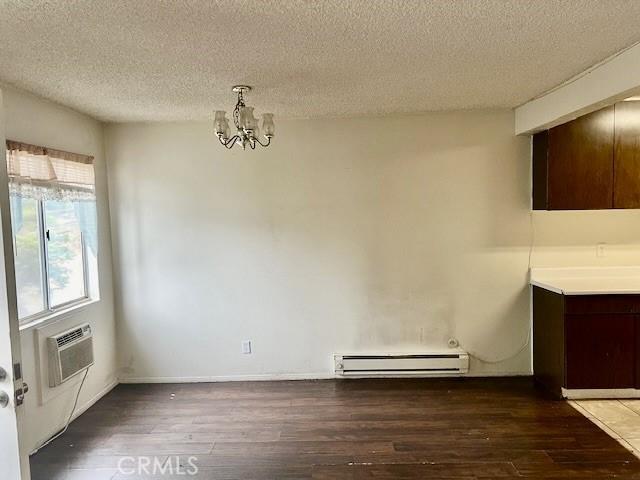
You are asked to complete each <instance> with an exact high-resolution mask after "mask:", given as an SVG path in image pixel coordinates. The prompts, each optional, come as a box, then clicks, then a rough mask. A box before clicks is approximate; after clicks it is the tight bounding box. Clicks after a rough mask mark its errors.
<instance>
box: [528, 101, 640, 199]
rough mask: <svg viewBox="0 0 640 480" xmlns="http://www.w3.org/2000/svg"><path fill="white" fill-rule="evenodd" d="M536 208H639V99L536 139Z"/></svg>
mask: <svg viewBox="0 0 640 480" xmlns="http://www.w3.org/2000/svg"><path fill="white" fill-rule="evenodd" d="M532 161H533V179H532V180H533V209H534V210H596V209H605V208H640V101H628V102H619V103H616V104H615V105H612V106H610V107H606V108H603V109H602V110H598V111H597V112H593V113H590V114H588V115H584V116H582V117H579V118H576V119H575V120H572V121H571V122H567V123H565V124H563V125H559V126H557V127H554V128H552V129H550V130H546V131H543V132H540V133H537V134H535V135H534V136H533V160H532Z"/></svg>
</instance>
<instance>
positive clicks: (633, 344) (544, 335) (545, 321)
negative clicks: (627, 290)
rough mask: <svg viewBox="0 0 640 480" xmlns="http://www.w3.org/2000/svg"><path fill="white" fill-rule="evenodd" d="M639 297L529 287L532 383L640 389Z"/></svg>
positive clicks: (557, 390)
mask: <svg viewBox="0 0 640 480" xmlns="http://www.w3.org/2000/svg"><path fill="white" fill-rule="evenodd" d="M639 312H640V295H584V296H583V295H577V296H565V295H561V294H558V293H554V292H550V291H548V290H544V289H542V288H539V287H533V369H534V375H535V378H536V381H537V382H538V383H539V384H540V385H542V386H544V387H545V388H546V389H547V390H549V391H551V392H552V393H553V394H554V395H556V396H558V397H560V396H562V388H565V389H625V388H640V313H639Z"/></svg>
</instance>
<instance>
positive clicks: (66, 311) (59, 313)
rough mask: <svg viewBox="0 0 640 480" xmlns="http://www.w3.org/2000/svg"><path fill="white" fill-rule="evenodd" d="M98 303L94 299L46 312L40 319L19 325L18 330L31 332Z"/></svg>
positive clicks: (97, 300)
mask: <svg viewBox="0 0 640 480" xmlns="http://www.w3.org/2000/svg"><path fill="white" fill-rule="evenodd" d="M99 301H100V300H99V299H94V298H87V299H83V300H80V301H79V302H77V303H74V304H72V305H68V306H66V307H63V308H61V309H59V310H56V311H55V312H48V313H46V314H44V315H42V316H40V317H36V318H33V319H31V320H29V321H28V322H27V323H24V324H22V325H20V328H19V330H20V333H22V332H25V331H27V330H31V329H33V328H35V327H43V326H45V325H48V324H50V323H53V322H56V321H58V320H62V319H64V318H66V317H69V316H71V315H72V314H75V313H77V312H79V311H82V310H84V309H85V308H87V307H88V306H89V305H93V304H94V303H98V302H99Z"/></svg>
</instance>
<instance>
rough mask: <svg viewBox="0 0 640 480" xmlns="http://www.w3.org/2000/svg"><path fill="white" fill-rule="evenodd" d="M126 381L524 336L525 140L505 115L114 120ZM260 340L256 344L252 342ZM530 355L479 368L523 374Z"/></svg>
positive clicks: (115, 225)
mask: <svg viewBox="0 0 640 480" xmlns="http://www.w3.org/2000/svg"><path fill="white" fill-rule="evenodd" d="M106 132H107V133H106V139H107V140H106V145H107V156H108V159H109V165H108V168H109V185H110V189H111V190H110V198H111V214H112V229H113V235H114V255H116V258H117V261H116V267H115V270H116V282H117V285H118V291H119V292H120V295H119V299H118V302H117V309H118V310H117V316H118V321H119V324H118V325H119V329H118V332H119V349H120V361H121V364H122V366H123V371H122V374H121V377H122V378H123V379H125V380H126V379H129V380H131V379H144V380H149V379H165V380H166V379H177V378H192V379H196V378H201V379H204V378H220V379H223V378H227V377H239V376H249V377H253V376H259V375H266V376H269V375H277V374H298V375H300V376H307V375H308V376H321V375H327V374H329V373H330V372H331V369H332V365H331V362H330V355H331V354H333V353H344V352H350V351H382V352H389V351H400V352H403V351H416V350H417V351H422V350H424V349H426V348H429V347H444V346H445V345H446V340H447V339H448V337H450V336H456V337H457V338H458V339H459V340H460V342H461V343H462V345H463V347H464V348H466V349H468V350H469V351H472V352H475V353H477V354H478V355H480V356H482V357H485V358H486V359H488V360H497V359H500V358H503V357H510V356H512V355H513V354H514V353H516V352H518V350H520V347H521V346H522V345H523V344H524V343H525V342H526V340H527V332H528V325H529V321H528V318H529V317H528V315H529V291H528V288H527V286H526V278H527V262H528V248H529V242H530V221H529V214H528V206H529V187H528V185H529V182H528V175H529V166H528V161H527V157H528V152H529V142H528V139H526V138H517V137H514V135H513V114H512V113H510V112H469V113H439V114H431V115H422V116H397V117H384V118H373V119H343V120H316V121H290V122H281V123H279V124H278V136H277V138H276V139H275V141H274V143H273V146H272V147H270V148H269V149H267V150H264V151H247V152H242V151H239V150H234V151H231V152H227V151H225V150H224V149H223V148H222V147H221V146H220V145H218V144H217V139H216V138H215V137H214V136H213V134H212V131H211V127H210V125H208V124H206V123H163V124H124V125H110V126H107V129H106ZM244 339H250V340H252V342H253V346H254V353H253V354H252V355H242V354H241V353H240V352H241V349H240V346H241V341H242V340H244ZM529 371H530V360H529V352H528V351H527V349H525V350H524V351H522V352H521V353H520V354H519V355H516V356H515V358H511V359H509V360H508V361H505V362H502V363H499V364H492V363H481V362H478V361H474V362H473V364H472V373H474V374H484V373H496V374H513V373H516V374H517V373H522V374H526V373H528V372H529Z"/></svg>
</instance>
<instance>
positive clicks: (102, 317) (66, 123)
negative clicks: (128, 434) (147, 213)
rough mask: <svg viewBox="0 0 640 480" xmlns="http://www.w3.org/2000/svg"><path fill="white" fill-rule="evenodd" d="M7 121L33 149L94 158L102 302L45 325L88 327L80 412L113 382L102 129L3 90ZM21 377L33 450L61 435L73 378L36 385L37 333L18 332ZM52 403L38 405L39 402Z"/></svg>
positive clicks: (27, 444)
mask: <svg viewBox="0 0 640 480" xmlns="http://www.w3.org/2000/svg"><path fill="white" fill-rule="evenodd" d="M2 91H3V94H4V106H5V111H4V115H5V121H6V136H7V138H8V139H11V140H18V141H23V142H28V143H33V144H36V145H43V146H47V147H51V148H57V149H61V150H67V151H71V152H77V153H83V154H88V155H93V156H94V157H95V169H96V194H97V199H98V229H99V232H98V233H99V254H98V255H99V258H98V267H99V282H100V301H99V302H97V303H94V304H91V305H89V306H86V307H84V308H82V309H81V310H78V311H76V312H74V313H70V314H68V315H65V316H64V317H62V318H61V319H60V320H59V321H57V322H55V323H53V324H49V325H47V327H46V329H45V330H44V332H45V334H46V333H47V332H48V333H55V332H57V331H60V330H63V329H66V328H70V327H73V326H74V325H77V324H79V323H82V322H89V323H90V324H91V325H92V328H93V331H94V335H95V339H94V346H95V347H94V348H95V357H96V360H95V365H94V366H93V367H92V368H91V371H90V373H89V375H88V377H87V381H86V383H85V386H84V388H83V391H82V395H81V397H80V401H79V407H80V409H82V408H84V406H86V405H87V404H88V403H90V402H92V401H93V400H95V398H97V397H99V396H101V395H102V394H103V393H104V392H105V391H106V390H108V389H109V388H111V387H113V385H115V383H116V381H117V376H116V374H117V368H116V344H115V318H114V313H113V289H112V271H111V239H110V237H111V235H110V229H109V206H108V200H107V179H106V169H105V160H104V139H103V127H102V124H101V123H100V122H97V121H95V120H93V119H91V118H90V117H87V116H85V115H82V114H79V113H77V112H75V111H73V110H70V109H67V108H65V107H62V106H60V105H57V104H54V103H50V102H47V101H45V100H42V99H40V98H38V97H35V96H33V95H30V94H27V93H23V92H21V91H18V90H15V89H12V88H10V87H6V86H3V87H2ZM21 346H22V361H23V373H24V378H25V380H26V381H27V383H28V384H29V385H30V386H31V391H30V392H29V394H28V395H27V396H26V400H25V415H24V416H23V418H24V422H23V423H24V424H23V429H24V434H23V439H24V445H23V448H24V450H25V451H31V450H32V449H33V448H34V447H36V446H37V445H38V444H39V443H40V442H41V441H42V440H44V439H46V438H48V437H49V436H50V435H51V434H53V433H55V432H56V431H57V430H59V429H60V428H61V427H62V426H63V425H64V422H65V420H66V419H67V417H68V416H69V413H70V411H71V408H72V406H73V400H74V398H75V394H76V390H77V387H78V385H77V382H78V380H79V379H77V380H76V381H74V382H69V383H67V384H65V385H64V386H61V387H58V388H56V389H55V391H53V390H51V389H49V388H48V386H46V385H45V386H44V387H42V388H43V391H39V388H41V385H39V381H38V372H37V368H38V365H37V355H38V353H37V350H38V349H39V348H40V349H42V347H43V345H42V344H40V345H36V333H35V329H27V330H23V331H22V332H21ZM41 396H44V397H46V398H50V399H49V400H48V401H46V402H45V403H44V404H43V405H40V401H39V400H40V397H41Z"/></svg>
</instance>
